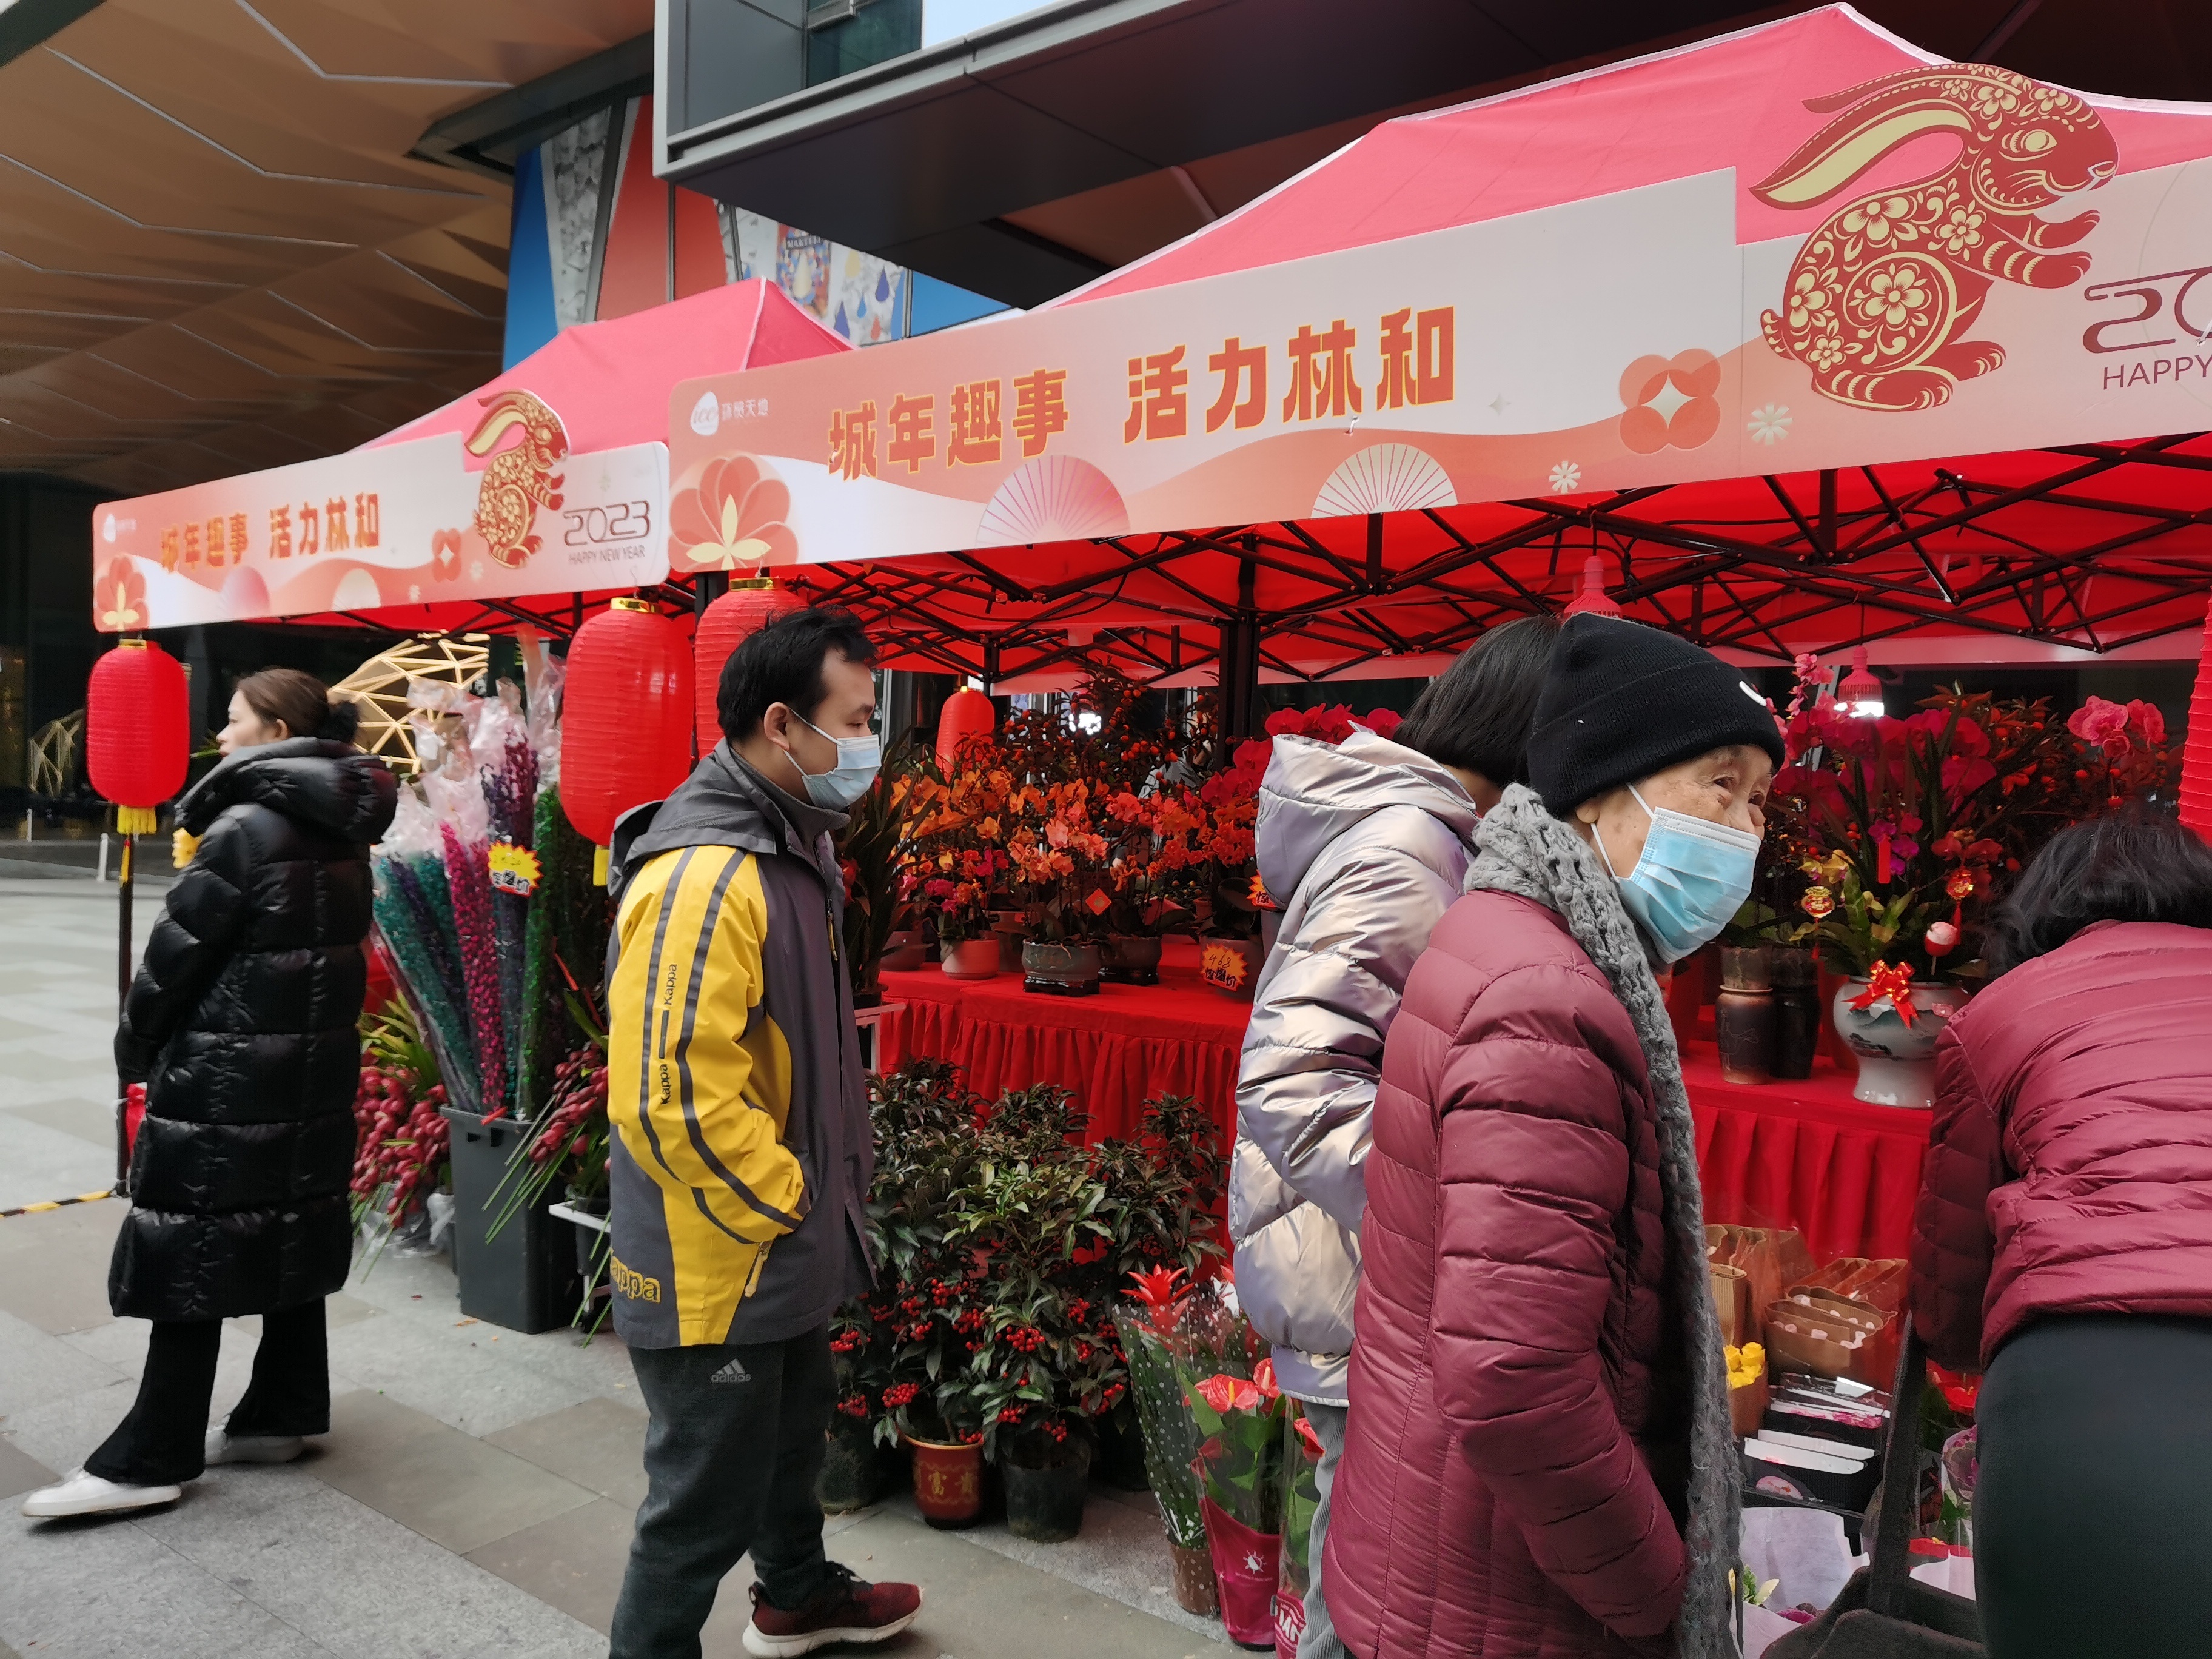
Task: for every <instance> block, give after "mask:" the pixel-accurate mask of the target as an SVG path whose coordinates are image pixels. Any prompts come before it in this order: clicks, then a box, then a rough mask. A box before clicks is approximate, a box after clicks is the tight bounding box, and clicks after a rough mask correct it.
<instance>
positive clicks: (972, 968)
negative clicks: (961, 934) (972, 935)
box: [944, 933, 999, 979]
mask: <svg viewBox="0 0 2212 1659" xmlns="http://www.w3.org/2000/svg"><path fill="white" fill-rule="evenodd" d="M944 951H945V977H946V978H947V979H993V978H995V977H996V976H997V975H998V972H999V936H998V935H997V934H996V933H986V934H984V935H983V937H982V938H981V939H962V940H961V941H960V942H959V943H958V944H957V945H946V946H945V947H944Z"/></svg>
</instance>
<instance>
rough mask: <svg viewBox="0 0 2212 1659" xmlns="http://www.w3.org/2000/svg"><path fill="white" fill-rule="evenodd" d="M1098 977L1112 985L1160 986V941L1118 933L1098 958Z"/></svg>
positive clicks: (1107, 942)
mask: <svg viewBox="0 0 2212 1659" xmlns="http://www.w3.org/2000/svg"><path fill="white" fill-rule="evenodd" d="M1098 977H1099V978H1101V979H1103V980H1104V981H1106V982H1107V983H1108V984H1109V985H1158V983H1159V982H1160V941H1159V940H1158V938H1149V939H1148V938H1146V937H1144V936H1142V935H1139V934H1136V933H1115V934H1113V935H1112V936H1110V937H1109V939H1107V941H1106V948H1105V949H1104V951H1102V952H1100V954H1099V958H1098Z"/></svg>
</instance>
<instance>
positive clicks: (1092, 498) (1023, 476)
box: [978, 455, 1129, 544]
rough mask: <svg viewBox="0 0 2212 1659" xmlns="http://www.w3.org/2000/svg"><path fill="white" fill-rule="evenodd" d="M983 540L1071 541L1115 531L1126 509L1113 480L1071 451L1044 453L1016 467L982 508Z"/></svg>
mask: <svg viewBox="0 0 2212 1659" xmlns="http://www.w3.org/2000/svg"><path fill="white" fill-rule="evenodd" d="M978 528H979V533H980V534H981V538H982V539H983V540H984V541H986V542H994V543H1018V544H1027V543H1034V542H1073V541H1081V540H1084V539H1085V538H1089V537H1092V536H1119V535H1122V534H1124V533H1126V532H1127V530H1128V528H1129V509H1128V508H1127V507H1126V506H1124V505H1123V504H1122V501H1121V491H1120V490H1118V489H1115V488H1114V481H1113V480H1112V479H1111V478H1109V477H1107V476H1106V475H1105V474H1104V473H1103V472H1101V471H1099V470H1098V469H1097V467H1095V466H1093V465H1091V463H1090V462H1088V461H1082V460H1078V459H1076V458H1075V457H1074V456H1073V455H1046V456H1043V457H1042V458H1040V459H1036V460H1034V461H1031V462H1030V463H1029V464H1028V465H1024V466H1023V467H1020V468H1018V470H1016V471H1014V472H1013V473H1012V475H1011V476H1010V477H1008V478H1007V479H1006V483H1002V484H1000V486H999V493H998V494H997V495H994V496H992V497H991V501H990V504H989V505H988V506H987V507H985V508H984V509H983V521H982V523H981V526H979V527H978Z"/></svg>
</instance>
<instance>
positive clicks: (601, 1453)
mask: <svg viewBox="0 0 2212 1659" xmlns="http://www.w3.org/2000/svg"><path fill="white" fill-rule="evenodd" d="M645 1425H646V1414H645V1413H644V1412H643V1411H641V1410H640V1409H639V1408H638V1407H635V1406H623V1405H618V1404H617V1403H616V1402H615V1401H611V1400H586V1401H582V1402H580V1404H577V1405H574V1406H571V1407H568V1409H567V1410H565V1411H557V1412H553V1413H549V1414H547V1415H546V1416H544V1417H535V1418H532V1419H530V1420H529V1421H528V1422H526V1423H517V1424H515V1425H513V1427H512V1428H506V1429H501V1430H500V1431H498V1432H497V1433H496V1434H488V1435H486V1436H484V1438H485V1440H486V1441H488V1442H489V1443H491V1444H492V1445H495V1446H497V1447H499V1448H500V1449H502V1450H504V1451H511V1452H513V1454H514V1455H516V1456H517V1457H526V1458H528V1459H529V1460H530V1461H531V1462H533V1463H535V1464H537V1465H538V1468H542V1469H550V1470H551V1471H552V1472H553V1473H554V1474H557V1475H560V1476H562V1478H563V1479H565V1480H573V1481H574V1482H575V1483H576V1484H577V1485H578V1486H584V1487H587V1488H589V1489H590V1490H591V1491H592V1492H597V1493H599V1495H600V1496H601V1497H602V1498H614V1499H615V1500H616V1501H617V1502H618V1503H621V1504H626V1505H627V1506H629V1508H631V1509H635V1508H636V1507H637V1505H638V1504H641V1503H643V1502H644V1501H645Z"/></svg>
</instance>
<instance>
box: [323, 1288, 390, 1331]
mask: <svg viewBox="0 0 2212 1659" xmlns="http://www.w3.org/2000/svg"><path fill="white" fill-rule="evenodd" d="M381 1311H382V1310H380V1309H378V1308H374V1307H371V1306H370V1305H369V1304H368V1303H366V1302H363V1301H361V1300H359V1299H358V1298H356V1297H350V1296H348V1295H347V1294H346V1293H345V1292H344V1291H337V1292H336V1293H335V1294H333V1295H331V1296H326V1297H324V1298H323V1319H324V1322H325V1323H326V1324H327V1325H329V1327H330V1328H331V1329H332V1330H336V1329H337V1328H338V1327H339V1326H341V1325H358V1324H359V1323H361V1322H362V1320H364V1319H374V1318H375V1317H376V1316H377V1315H378V1314H379V1313H380V1312H381Z"/></svg>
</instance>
